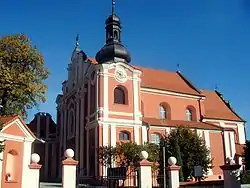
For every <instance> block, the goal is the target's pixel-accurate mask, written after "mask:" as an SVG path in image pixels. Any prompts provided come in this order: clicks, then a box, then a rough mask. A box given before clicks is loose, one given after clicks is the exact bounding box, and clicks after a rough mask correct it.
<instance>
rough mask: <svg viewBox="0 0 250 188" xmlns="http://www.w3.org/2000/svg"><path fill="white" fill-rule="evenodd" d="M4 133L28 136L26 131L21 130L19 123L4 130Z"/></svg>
mask: <svg viewBox="0 0 250 188" xmlns="http://www.w3.org/2000/svg"><path fill="white" fill-rule="evenodd" d="M3 133H6V134H10V135H16V136H21V137H26V135H25V134H24V132H23V131H22V130H20V128H19V127H18V125H17V124H16V123H14V124H13V125H11V126H9V127H8V128H7V129H5V130H4V131H3Z"/></svg>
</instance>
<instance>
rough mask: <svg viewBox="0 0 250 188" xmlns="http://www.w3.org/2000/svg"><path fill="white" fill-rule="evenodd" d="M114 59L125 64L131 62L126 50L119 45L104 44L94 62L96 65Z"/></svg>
mask: <svg viewBox="0 0 250 188" xmlns="http://www.w3.org/2000/svg"><path fill="white" fill-rule="evenodd" d="M115 57H117V58H121V59H124V60H126V62H127V63H129V62H130V61H131V57H130V54H129V52H128V51H127V49H126V48H125V47H124V46H123V45H122V44H121V43H116V42H113V43H110V44H106V45H105V46H104V47H103V48H102V49H101V50H100V51H99V52H97V54H96V57H95V58H96V60H97V61H98V63H104V62H107V61H109V60H113V59H114V58H115Z"/></svg>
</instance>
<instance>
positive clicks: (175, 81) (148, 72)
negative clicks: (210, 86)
mask: <svg viewBox="0 0 250 188" xmlns="http://www.w3.org/2000/svg"><path fill="white" fill-rule="evenodd" d="M137 68H138V69H139V70H141V71H142V77H141V79H142V81H141V85H142V87H146V88H153V89H161V90H166V91H173V92H178V93H185V94H191V95H200V93H199V92H198V91H197V90H196V89H194V87H191V85H190V83H188V81H187V80H184V77H182V75H181V74H180V73H178V72H168V71H166V70H164V71H163V70H155V69H151V68H143V67H137Z"/></svg>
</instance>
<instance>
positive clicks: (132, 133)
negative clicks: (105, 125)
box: [116, 127, 135, 142]
mask: <svg viewBox="0 0 250 188" xmlns="http://www.w3.org/2000/svg"><path fill="white" fill-rule="evenodd" d="M122 131H126V132H128V133H129V134H130V140H131V141H132V142H133V141H134V137H135V136H134V129H133V128H131V127H124V128H123V127H116V141H117V142H120V139H119V133H120V132H122Z"/></svg>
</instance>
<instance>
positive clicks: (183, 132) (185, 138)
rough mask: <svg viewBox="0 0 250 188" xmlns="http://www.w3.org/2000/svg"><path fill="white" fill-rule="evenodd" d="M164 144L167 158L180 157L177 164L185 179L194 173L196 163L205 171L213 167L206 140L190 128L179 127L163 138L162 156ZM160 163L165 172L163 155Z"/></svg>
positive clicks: (161, 169) (161, 144) (161, 170)
mask: <svg viewBox="0 0 250 188" xmlns="http://www.w3.org/2000/svg"><path fill="white" fill-rule="evenodd" d="M163 146H165V148H166V160H167V159H168V158H169V157H171V156H174V157H176V158H179V159H178V161H177V165H179V166H181V169H182V172H181V173H183V179H184V181H186V180H187V179H188V177H189V176H193V175H194V174H193V170H194V166H196V165H201V166H202V167H203V168H204V171H205V172H207V171H208V169H209V168H212V166H211V164H212V160H211V159H210V157H209V153H210V151H209V149H208V148H207V147H206V145H205V142H204V140H203V139H202V138H201V137H199V136H198V135H197V134H196V133H195V132H193V131H192V130H190V129H188V128H184V127H179V128H177V129H176V130H174V131H172V132H171V133H170V134H169V135H168V136H167V137H165V138H163V139H162V140H161V143H160V147H161V150H160V155H161V156H163V155H162V148H163ZM180 158H181V159H180ZM166 163H167V162H166ZM159 164H160V172H163V160H162V157H160V161H159ZM166 165H167V164H166ZM180 175H181V174H180ZM183 179H182V180H183Z"/></svg>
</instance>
